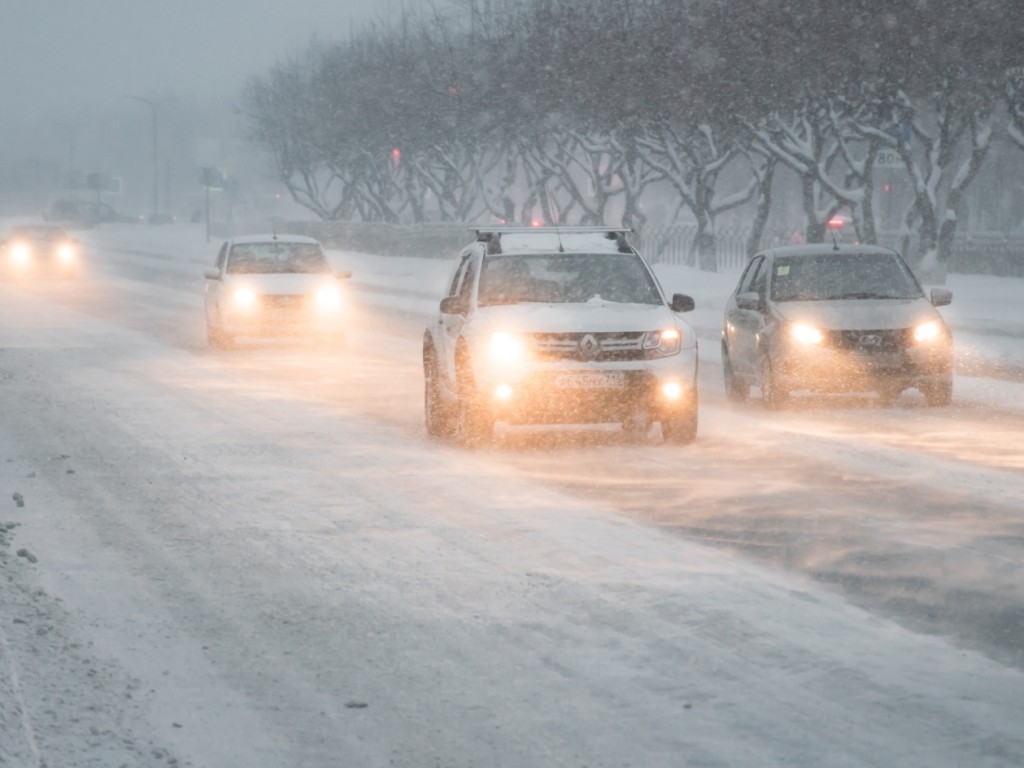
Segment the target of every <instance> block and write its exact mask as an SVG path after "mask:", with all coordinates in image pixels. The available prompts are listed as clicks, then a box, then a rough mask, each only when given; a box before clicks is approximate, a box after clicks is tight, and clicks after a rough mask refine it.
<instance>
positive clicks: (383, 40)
mask: <svg viewBox="0 0 1024 768" xmlns="http://www.w3.org/2000/svg"><path fill="white" fill-rule="evenodd" d="M1017 2H1018V0H978V1H977V2H974V3H970V4H968V3H964V2H963V0H956V1H954V0H908V2H905V3H892V2H891V0H787V2H786V3H777V2H774V1H773V0H461V1H460V2H456V3H453V4H451V5H448V6H445V7H444V9H440V8H436V7H435V8H432V9H431V10H430V11H429V12H428V13H417V14H412V13H409V14H406V15H405V16H403V17H402V18H401V20H400V21H399V22H398V23H397V24H390V25H383V24H380V25H373V26H370V27H367V28H365V29H363V30H361V31H359V32H357V33H354V34H353V35H352V36H351V37H350V38H349V39H348V40H345V41H343V42H332V43H324V42H314V43H311V44H310V45H309V46H308V47H307V48H306V49H305V50H304V51H301V52H299V53H297V54H296V55H295V56H293V57H292V58H290V59H288V60H286V61H283V62H281V63H279V64H278V65H276V66H275V67H273V68H272V69H271V70H270V71H269V72H268V73H266V74H265V75H262V76H257V77H253V78H252V79H251V80H250V82H249V84H248V85H247V87H246V90H245V92H244V94H243V98H242V111H243V113H244V115H245V116H246V117H247V119H248V124H249V127H250V130H251V137H252V138H253V139H255V140H256V141H257V142H258V143H259V144H261V145H263V146H264V147H266V148H267V149H269V150H270V151H271V153H272V154H273V157H274V159H275V161H276V164H277V170H278V172H279V174H280V177H281V179H282V180H283V181H284V182H285V183H286V184H287V185H288V188H289V189H290V191H291V194H292V195H293V197H294V199H295V200H296V201H297V202H299V203H301V204H302V205H304V206H305V207H307V208H308V209H310V210H311V211H313V212H315V213H316V214H317V215H318V216H320V217H322V218H324V219H354V218H358V219H362V220H370V221H384V222H393V223H398V222H422V221H428V220H438V219H439V220H448V221H479V220H481V219H485V218H490V219H491V220H494V219H501V220H507V221H526V220H530V219H532V218H540V219H542V220H544V221H559V222H579V223H620V222H621V223H623V224H626V225H630V226H634V227H642V226H643V225H644V223H645V220H646V216H647V213H646V211H647V210H648V209H649V208H650V207H651V203H652V201H653V200H654V199H655V198H657V199H659V200H664V199H668V200H670V201H671V204H670V210H669V211H668V218H669V219H685V220H687V221H694V222H696V225H697V228H696V229H697V235H696V245H697V252H698V254H699V257H700V261H701V264H702V266H705V267H707V268H713V265H714V263H715V262H714V250H715V242H714V230H715V227H714V223H715V220H716V217H719V216H720V215H722V214H723V213H724V212H725V211H728V210H730V209H733V208H736V207H738V206H742V205H746V206H749V207H750V208H751V210H753V211H754V214H753V217H752V221H753V222H754V224H753V228H752V234H751V242H750V248H751V249H752V250H753V249H755V248H757V247H758V244H759V242H760V239H761V235H762V230H763V227H764V225H765V222H766V221H767V220H768V216H769V213H770V211H771V210H772V206H773V191H774V190H775V189H777V188H778V182H777V181H776V179H778V178H779V177H780V176H783V175H785V176H788V177H789V178H790V179H792V180H795V182H796V183H797V186H798V188H799V190H800V197H801V200H802V209H803V215H804V218H805V221H806V224H805V229H806V237H807V239H808V240H810V241H817V240H821V239H823V238H824V237H825V235H826V223H827V222H828V220H829V219H830V218H831V217H832V216H834V215H836V214H837V213H840V212H844V213H847V214H848V215H849V216H850V217H851V218H852V220H853V223H854V226H855V228H856V231H857V236H858V237H859V239H861V240H862V241H865V242H874V241H875V239H876V238H877V225H876V213H875V211H874V209H873V200H874V199H875V196H874V194H873V189H874V184H875V183H876V178H877V177H878V174H877V171H876V167H875V166H876V163H877V162H878V158H879V157H880V154H881V153H883V152H885V153H888V155H889V156H890V157H892V153H895V154H896V156H898V165H899V169H900V173H901V174H903V176H904V178H905V181H906V183H907V185H908V186H909V188H910V189H911V190H912V200H911V203H910V204H909V206H908V207H907V209H906V210H905V211H903V212H902V214H901V215H902V220H903V223H904V225H905V228H906V231H907V232H911V231H913V232H915V233H916V234H917V235H918V236H919V237H918V238H917V240H918V242H919V254H918V257H919V260H920V266H921V269H922V271H923V272H925V273H932V274H931V275H930V276H933V277H938V278H941V276H942V274H943V273H944V270H945V266H946V264H947V263H948V259H949V255H950V250H951V245H952V239H953V234H954V232H955V230H956V226H957V218H956V211H957V209H958V206H959V204H960V201H961V199H962V198H963V196H964V194H965V193H966V191H967V190H968V188H969V187H970V185H971V183H972V182H973V181H974V179H975V178H976V177H977V175H978V172H979V170H980V168H981V167H982V164H983V163H984V162H985V160H986V158H987V156H988V154H989V151H990V149H991V146H992V142H993V138H994V136H995V135H997V134H998V135H1005V136H1006V137H1007V138H1008V140H1010V141H1012V142H1016V144H1017V145H1018V146H1019V147H1020V148H1021V149H1024V66H1022V65H1024V35H1022V31H1021V29H1020V26H1019V25H1015V24H1013V23H1012V20H1013V19H1014V18H1015V15H1016V13H1015V12H1016V11H1017ZM666 192H668V194H666Z"/></svg>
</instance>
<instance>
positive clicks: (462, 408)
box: [455, 360, 494, 448]
mask: <svg viewBox="0 0 1024 768" xmlns="http://www.w3.org/2000/svg"><path fill="white" fill-rule="evenodd" d="M458 378H459V400H458V406H457V408H456V413H455V438H456V440H458V441H459V443H461V444H462V445H464V446H466V447H467V448H475V447H478V446H481V445H485V444H486V443H489V442H490V441H491V439H492V437H493V436H494V416H493V415H492V414H491V411H490V409H489V408H488V407H487V405H486V403H484V402H483V401H482V400H481V398H480V396H479V394H478V393H477V391H476V385H475V384H474V383H473V374H472V371H471V370H470V366H469V361H468V360H463V362H462V364H460V365H459V368H458Z"/></svg>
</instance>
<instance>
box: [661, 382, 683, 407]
mask: <svg viewBox="0 0 1024 768" xmlns="http://www.w3.org/2000/svg"><path fill="white" fill-rule="evenodd" d="M661 395H662V397H664V398H665V399H666V400H670V401H673V402H674V401H676V400H678V399H679V398H681V397H682V396H683V385H682V384H680V383H679V382H678V381H667V382H665V383H664V384H662V385H661Z"/></svg>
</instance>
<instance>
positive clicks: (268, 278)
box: [225, 272, 334, 296]
mask: <svg viewBox="0 0 1024 768" xmlns="http://www.w3.org/2000/svg"><path fill="white" fill-rule="evenodd" d="M225 282H227V283H229V284H230V285H232V286H236V287H237V286H245V287H246V288H249V289H250V290H253V291H255V292H256V293H261V294H263V295H272V294H278V295H291V296H294V295H298V294H304V293H316V291H317V290H318V289H320V288H323V287H324V286H325V285H331V284H333V283H334V277H332V276H331V275H329V274H324V273H320V274H297V273H294V272H289V273H286V274H280V275H271V274H254V275H228V276H227V277H226V278H225Z"/></svg>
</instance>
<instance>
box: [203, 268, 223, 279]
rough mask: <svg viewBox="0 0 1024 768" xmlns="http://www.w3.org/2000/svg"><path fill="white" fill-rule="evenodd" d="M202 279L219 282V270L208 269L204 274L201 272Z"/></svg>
mask: <svg viewBox="0 0 1024 768" xmlns="http://www.w3.org/2000/svg"><path fill="white" fill-rule="evenodd" d="M203 277H205V278H206V279H207V280H220V270H219V269H208V270H206V271H205V272H203Z"/></svg>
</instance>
